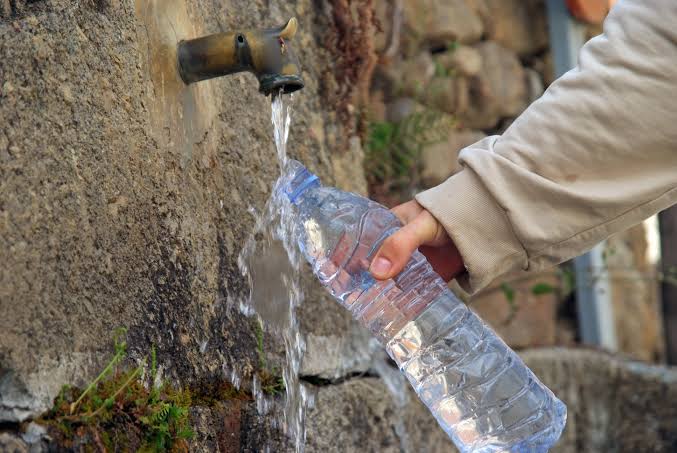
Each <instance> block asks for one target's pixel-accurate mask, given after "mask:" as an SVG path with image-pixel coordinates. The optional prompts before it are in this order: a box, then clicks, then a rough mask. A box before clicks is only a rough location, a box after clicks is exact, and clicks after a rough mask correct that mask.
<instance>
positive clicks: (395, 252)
mask: <svg viewBox="0 0 677 453" xmlns="http://www.w3.org/2000/svg"><path fill="white" fill-rule="evenodd" d="M436 236H437V222H436V221H435V219H434V218H433V217H432V216H431V215H430V214H429V213H428V212H427V211H423V212H421V213H420V214H419V215H418V216H416V218H414V220H412V221H411V222H409V223H408V224H406V225H405V226H403V227H402V228H400V229H399V230H398V231H396V232H395V233H394V234H393V235H392V236H390V237H389V238H387V239H386V240H385V241H383V245H382V246H381V248H380V249H379V251H378V252H377V253H376V256H375V257H374V259H373V260H372V262H371V267H370V268H369V270H370V272H371V273H372V275H373V276H374V277H375V278H377V279H379V280H387V279H389V278H392V277H394V276H396V275H397V274H399V273H400V272H402V269H404V266H406V264H407V262H408V261H409V258H411V255H412V253H414V251H415V250H416V249H418V248H419V246H421V245H423V244H427V243H431V242H433V241H435V239H436Z"/></svg>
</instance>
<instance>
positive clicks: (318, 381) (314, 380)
mask: <svg viewBox="0 0 677 453" xmlns="http://www.w3.org/2000/svg"><path fill="white" fill-rule="evenodd" d="M378 377H380V376H379V375H378V374H376V373H373V372H371V371H361V372H360V371H355V372H353V373H349V374H346V375H345V376H340V377H338V378H334V379H328V378H323V377H321V376H312V375H311V376H300V377H299V379H300V380H301V381H302V382H305V383H307V384H312V385H314V386H315V387H327V386H329V385H339V384H343V383H344V382H347V381H351V380H353V379H362V378H378Z"/></svg>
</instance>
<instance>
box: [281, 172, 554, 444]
mask: <svg viewBox="0 0 677 453" xmlns="http://www.w3.org/2000/svg"><path fill="white" fill-rule="evenodd" d="M297 198H298V199H297ZM294 201H295V203H296V204H297V206H298V209H299V220H298V222H299V223H298V238H299V245H300V247H301V250H302V251H303V253H304V255H305V256H306V258H307V260H308V261H309V262H310V264H311V265H312V266H313V271H314V272H315V274H316V275H317V277H318V278H319V280H320V282H321V283H322V284H323V285H324V286H325V287H326V288H327V290H328V291H329V292H330V293H331V294H332V295H333V296H334V297H335V298H336V299H337V300H338V301H339V302H340V303H341V304H342V305H343V306H344V307H345V308H346V309H348V310H349V311H350V312H351V313H352V315H353V316H354V317H355V319H357V320H358V321H359V322H360V323H361V324H362V325H364V326H365V327H366V328H367V329H369V330H370V331H371V333H372V334H373V335H374V336H375V337H376V338H377V339H378V340H379V341H380V342H381V343H382V344H383V345H384V347H385V348H386V350H387V351H388V354H389V355H390V357H392V359H393V360H394V361H395V362H396V363H397V365H398V366H399V368H400V369H401V370H402V372H403V373H405V375H406V376H407V378H408V380H409V382H410V383H411V385H412V387H413V388H414V390H415V391H416V393H417V394H418V396H419V397H420V398H421V400H422V401H423V402H424V403H425V404H426V406H427V407H428V408H429V409H430V411H431V412H432V413H433V415H434V416H435V418H436V419H437V421H438V422H439V424H440V425H441V426H442V428H443V429H444V430H445V431H446V432H447V434H448V435H449V436H450V437H451V438H452V439H453V441H454V443H455V444H456V446H457V447H458V448H459V449H460V450H461V451H462V452H470V451H473V452H475V451H478V452H495V451H512V452H522V451H524V452H541V451H547V450H548V449H549V448H550V447H551V446H552V445H553V444H554V443H555V442H556V441H557V440H558V439H559V436H560V434H561V432H562V430H563V428H564V425H565V423H566V406H565V405H564V404H563V403H562V402H561V401H560V400H558V399H557V398H556V397H555V395H554V394H553V393H552V392H551V391H550V390H549V389H548V388H547V387H545V386H544V385H543V384H542V383H541V382H540V381H539V380H538V378H537V377H536V376H535V375H534V374H533V373H532V372H531V370H529V369H528V368H527V367H526V365H525V364H524V363H523V362H522V360H521V359H520V358H519V357H518V356H517V354H515V352H513V351H512V350H511V349H510V348H509V347H508V346H507V345H506V344H505V343H504V342H503V341H502V340H501V339H500V338H499V337H498V336H497V335H496V334H495V333H494V332H493V331H492V330H491V329H490V328H489V327H488V326H486V325H485V324H484V323H483V322H482V321H481V320H480V318H479V317H478V316H477V315H476V314H474V313H473V312H472V311H471V310H470V309H468V308H467V307H466V305H465V304H463V303H462V302H461V301H459V300H458V298H457V297H456V296H455V295H454V294H453V293H452V292H451V291H450V290H449V289H448V287H447V285H446V284H445V282H444V281H443V280H442V279H441V278H440V277H439V276H438V275H437V274H436V273H435V272H434V270H433V269H432V267H431V266H430V264H429V263H428V261H427V260H426V259H425V257H424V256H423V255H422V254H420V253H419V252H415V253H414V255H413V256H412V258H411V260H410V261H409V263H408V264H407V266H406V268H405V269H404V270H403V271H402V272H401V273H400V274H399V275H398V276H397V277H395V278H393V279H391V280H387V281H377V280H374V279H373V277H372V276H371V274H370V273H369V271H368V269H369V264H370V262H371V259H372V258H373V255H374V254H375V252H376V251H377V250H378V248H379V247H380V245H381V244H382V243H383V241H384V240H385V239H386V238H387V237H388V236H389V235H390V234H392V233H393V232H394V231H395V230H397V228H399V227H400V226H401V225H400V223H399V221H398V220H397V218H396V217H395V216H394V215H393V214H392V213H391V212H390V211H389V210H387V209H386V208H384V207H383V206H381V205H379V204H377V203H374V202H372V201H370V200H367V199H366V198H363V197H360V196H358V195H355V194H350V193H346V192H341V191H339V190H337V189H334V188H326V187H320V186H318V185H315V186H313V187H310V188H308V189H307V190H305V191H304V193H303V196H302V197H298V195H297V197H295V198H294Z"/></svg>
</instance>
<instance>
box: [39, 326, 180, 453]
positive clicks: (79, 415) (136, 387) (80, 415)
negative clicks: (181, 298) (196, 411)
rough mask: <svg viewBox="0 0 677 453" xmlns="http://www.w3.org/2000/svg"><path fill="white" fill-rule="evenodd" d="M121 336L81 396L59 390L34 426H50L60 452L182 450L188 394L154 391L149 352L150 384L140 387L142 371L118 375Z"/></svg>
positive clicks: (153, 356) (166, 386) (77, 391)
mask: <svg viewBox="0 0 677 453" xmlns="http://www.w3.org/2000/svg"><path fill="white" fill-rule="evenodd" d="M123 334H124V332H122V331H121V332H119V333H118V334H117V335H116V337H115V354H114V355H113V357H112V358H111V360H110V361H109V363H108V365H107V366H106V367H105V368H104V370H103V371H102V372H101V373H100V374H99V375H98V376H97V377H96V378H95V379H94V380H93V381H92V382H91V383H90V384H89V385H88V386H87V387H86V388H85V390H84V391H81V390H80V389H77V388H75V387H70V386H64V388H63V389H62V390H61V392H60V393H59V395H58V397H57V398H56V399H55V401H54V407H53V408H52V409H51V410H50V411H49V412H48V413H46V414H45V415H44V416H43V417H41V418H40V419H39V420H38V422H39V423H43V424H46V425H48V426H51V427H52V428H53V430H52V432H53V433H56V437H57V442H58V443H60V444H61V445H64V446H69V444H70V443H72V442H73V439H74V438H80V439H81V440H82V441H83V442H86V444H87V445H88V448H89V447H90V446H91V448H92V451H111V450H115V449H118V450H119V449H121V448H122V449H123V450H127V449H130V450H138V451H145V452H164V451H175V450H179V451H181V450H185V449H186V448H187V443H186V441H187V440H188V439H190V438H191V437H193V431H192V429H191V427H190V418H189V409H190V406H191V403H192V398H191V392H190V391H188V390H185V389H178V390H177V389H174V388H173V387H172V386H170V385H169V384H167V383H164V384H163V385H162V386H160V387H159V388H158V387H155V386H154V381H155V378H156V376H157V357H156V354H155V348H153V349H152V351H151V360H152V364H151V372H150V378H151V382H149V383H146V382H144V378H143V365H141V366H138V367H136V368H133V369H124V368H123V367H122V366H121V363H122V362H123V361H124V358H125V357H126V346H127V345H126V343H125V342H124V341H123V340H121V338H122V336H123ZM146 384H148V385H146Z"/></svg>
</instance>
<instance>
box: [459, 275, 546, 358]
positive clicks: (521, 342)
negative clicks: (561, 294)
mask: <svg viewBox="0 0 677 453" xmlns="http://www.w3.org/2000/svg"><path fill="white" fill-rule="evenodd" d="M502 284H506V285H508V287H509V288H510V289H511V290H512V292H513V297H514V298H513V300H512V301H510V300H509V299H508V298H507V296H506V294H505V293H504V291H503V290H502V289H501V285H502ZM546 284H547V285H548V286H549V287H550V288H553V289H555V288H557V287H559V279H558V278H557V275H556V274H555V273H554V272H552V271H551V272H547V271H546V272H539V273H535V274H533V275H532V274H529V276H528V278H525V277H524V275H523V274H522V275H520V277H518V278H515V276H512V278H511V276H506V277H505V278H501V279H500V281H499V282H496V283H493V284H492V285H490V286H489V287H488V288H487V289H486V290H484V291H482V292H481V293H480V294H478V295H476V296H474V297H473V298H472V300H471V301H470V306H471V307H472V309H473V310H474V311H475V312H476V313H477V314H478V315H479V316H480V317H481V318H482V319H483V320H484V321H486V322H487V323H488V324H489V325H490V326H491V327H492V328H493V329H494V330H495V331H496V333H498V334H499V335H500V336H501V338H503V340H504V341H505V342H506V343H507V344H508V345H509V346H510V347H512V348H528V347H538V346H553V345H555V344H556V343H555V342H556V340H557V339H558V335H557V310H558V308H559V300H558V294H557V292H556V291H553V292H547V293H545V294H538V295H536V294H534V293H533V288H534V287H535V286H536V285H546Z"/></svg>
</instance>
